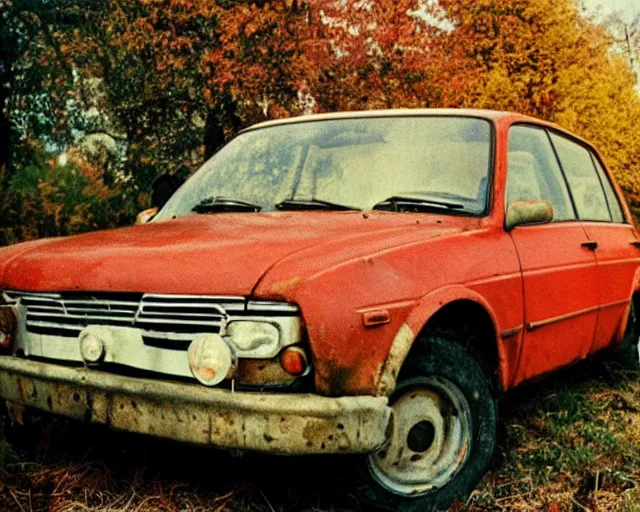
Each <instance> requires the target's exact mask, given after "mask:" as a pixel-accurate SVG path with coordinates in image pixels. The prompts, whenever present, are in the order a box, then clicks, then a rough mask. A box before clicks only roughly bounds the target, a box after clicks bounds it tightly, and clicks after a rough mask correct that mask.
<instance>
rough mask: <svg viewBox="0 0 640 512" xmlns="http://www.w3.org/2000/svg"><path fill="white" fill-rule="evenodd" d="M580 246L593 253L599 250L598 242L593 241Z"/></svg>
mask: <svg viewBox="0 0 640 512" xmlns="http://www.w3.org/2000/svg"><path fill="white" fill-rule="evenodd" d="M580 245H581V246H582V247H586V248H587V249H590V250H592V251H595V250H596V249H597V248H598V242H593V241H591V240H590V241H588V242H582V243H581V244H580Z"/></svg>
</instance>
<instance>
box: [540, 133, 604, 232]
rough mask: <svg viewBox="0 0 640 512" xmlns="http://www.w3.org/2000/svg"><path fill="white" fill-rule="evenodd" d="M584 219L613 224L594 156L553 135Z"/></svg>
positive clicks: (552, 137)
mask: <svg viewBox="0 0 640 512" xmlns="http://www.w3.org/2000/svg"><path fill="white" fill-rule="evenodd" d="M551 140H552V141H553V145H554V146H555V148H556V151H557V152H558V157H559V158H560V164H561V165H562V169H563V170H564V174H565V176H566V177H567V181H568V182H569V189H570V190H571V195H572V196H573V201H574V203H575V205H576V210H577V212H578V217H579V218H580V219H581V220H596V221H607V222H611V214H610V213H609V208H608V206H607V200H606V199H605V196H604V191H603V190H602V184H601V183H600V178H598V175H597V174H596V168H595V167H594V165H593V160H592V159H591V154H590V153H589V151H588V150H587V149H586V148H584V147H583V146H581V145H579V144H576V143H575V142H573V141H571V140H569V139H566V138H565V137H561V136H559V135H557V134H555V133H551Z"/></svg>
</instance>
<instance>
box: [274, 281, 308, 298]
mask: <svg viewBox="0 0 640 512" xmlns="http://www.w3.org/2000/svg"><path fill="white" fill-rule="evenodd" d="M301 281H302V278H301V277H292V278H291V279H287V280H286V281H280V282H278V283H274V285H273V286H272V287H271V290H272V291H273V293H275V294H277V295H282V296H287V295H288V294H289V293H291V291H292V290H293V289H294V288H295V287H296V286H298V284H300V282H301Z"/></svg>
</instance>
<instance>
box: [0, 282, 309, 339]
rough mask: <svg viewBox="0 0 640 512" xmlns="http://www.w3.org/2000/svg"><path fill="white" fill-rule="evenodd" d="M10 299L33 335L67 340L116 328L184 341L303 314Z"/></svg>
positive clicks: (122, 300) (113, 297)
mask: <svg viewBox="0 0 640 512" xmlns="http://www.w3.org/2000/svg"><path fill="white" fill-rule="evenodd" d="M4 296H5V297H6V298H7V299H8V300H10V301H18V300H19V301H21V304H22V306H23V307H24V309H25V313H26V330H27V332H30V331H38V330H39V329H40V330H42V329H46V330H47V332H51V333H55V335H57V336H61V337H67V338H70V337H76V336H77V334H78V332H79V331H81V330H82V329H84V328H85V327H87V326H88V325H112V326H123V327H134V328H138V329H140V331H141V332H142V335H143V338H144V339H145V340H147V339H148V340H158V339H162V340H167V341H171V340H174V341H176V342H184V341H187V340H189V339H192V338H193V337H194V334H198V333H217V332H220V330H221V328H222V326H223V325H224V324H225V323H227V322H228V321H229V319H230V318H231V317H233V318H235V319H242V318H249V317H256V316H260V315H264V316H267V317H271V316H275V317H297V316H299V314H300V312H299V310H298V308H297V306H295V305H293V304H286V303H279V302H271V301H247V300H246V299H245V298H244V297H232V296H216V295H211V296H207V295H167V294H156V293H148V294H142V293H137V294H136V293H104V292H94V293H92V292H70V293H37V292H22V291H5V292H4Z"/></svg>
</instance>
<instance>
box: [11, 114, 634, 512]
mask: <svg viewBox="0 0 640 512" xmlns="http://www.w3.org/2000/svg"><path fill="white" fill-rule="evenodd" d="M639 249H640V239H639V237H638V233H637V232H636V230H635V229H634V227H633V226H632V223H631V216H630V213H629V210H628V207H627V206H626V205H625V203H624V201H623V197H622V195H621V193H620V190H619V189H618V188H617V187H616V185H615V184H614V182H613V180H612V179H611V176H610V175H609V174H608V173H607V171H606V170H605V166H604V164H603V162H602V159H601V158H600V157H599V155H598V153H597V152H596V151H595V149H594V148H593V147H591V146H590V145H589V144H588V143H586V142H584V141H582V140H580V139H578V138H577V137H574V136H572V135H571V134H569V133H567V132H566V131H564V130H562V129H561V128H559V127H557V126H554V125H551V124H548V123H545V122H542V121H538V120H535V119H531V118H528V117H524V116H521V115H516V114H509V113H501V112H491V111H479V110H396V111H370V112H361V113H349V114H328V115H314V116H307V117H300V118H294V119H289V120H284V121H274V122H267V123H262V124H259V125H257V126H253V127H251V128H249V129H247V130H245V131H243V132H242V133H241V134H240V135H239V136H237V137H236V138H235V139H234V140H233V141H232V142H230V143H229V144H228V145H227V146H225V147H224V148H223V149H222V150H220V151H219V152H218V153H217V154H215V155H214V156H213V157H212V158H211V159H210V160H209V161H207V162H206V163H205V164H204V166H203V167H202V168H201V169H200V170H199V171H198V172H197V173H195V174H194V175H193V176H192V177H191V178H190V179H189V180H188V181H187V182H186V183H185V184H184V185H183V186H182V187H181V188H180V189H179V190H178V191H177V192H176V193H175V194H174V195H173V196H172V197H171V199H170V200H169V202H168V203H167V204H166V205H165V206H164V207H163V208H162V210H161V211H160V212H159V213H158V214H157V215H156V216H155V218H153V219H152V220H151V221H150V222H149V223H147V224H144V225H141V226H135V227H129V228H123V229H118V230H113V231H104V232H96V233H90V234H85V235H81V236H74V237H68V238H58V239H52V240H38V241H34V242H29V243H24V244H19V245H15V246H12V247H8V248H4V249H2V250H1V251H0V290H2V292H3V293H2V299H3V301H2V303H3V305H2V306H1V309H0V341H1V342H2V343H1V347H2V353H3V354H4V355H2V356H0V395H2V397H4V398H5V399H7V400H8V401H10V402H12V403H15V404H19V405H20V406H30V407H35V408H39V409H42V410H45V411H50V412H53V413H56V414H61V415H66V416H70V417H73V418H77V419H81V420H86V421H92V422H99V423H106V424H108V425H110V426H112V427H114V428H117V429H123V430H128V431H134V432H141V433H146V434H150V435H154V436H161V437H167V438H172V439H176V440H181V441H185V442H190V443H200V444H203V445H211V446H214V447H219V448H229V449H240V450H254V451H261V452H267V453H276V454H318V453H332V454H344V453H356V454H362V457H361V458H359V459H358V460H360V461H361V463H360V469H361V472H360V473H359V475H360V476H359V477H358V478H356V477H355V476H354V486H355V487H356V488H357V489H358V491H359V492H360V493H361V494H362V495H363V496H365V498H367V499H369V500H374V501H375V502H376V503H377V504H378V505H380V506H382V507H386V508H389V509H393V510H397V509H401V510H436V509H444V508H447V507H448V506H449V505H450V504H451V503H452V502H453V501H454V500H456V499H463V498H464V497H465V496H466V495H468V493H469V492H470V491H471V490H472V489H473V488H474V487H475V485H476V484H477V482H478V481H479V479H480V477H481V476H482V475H483V473H484V472H485V471H486V468H487V466H488V463H489V461H490V458H491V457H492V453H493V451H494V447H495V443H496V421H497V419H496V406H495V400H496V397H497V396H498V395H499V394H500V393H501V392H503V391H505V390H508V389H509V388H512V387H513V386H516V385H518V384H519V383H521V382H523V381H526V380H529V379H531V378H533V377H536V376H539V375H541V374H544V373H546V372H549V371H551V370H554V369H556V368H559V367H561V366H564V365H567V364H569V363H571V362H573V361H576V360H579V359H583V358H586V357H587V356H589V355H591V354H594V353H595V352H598V351H600V350H602V349H605V348H607V347H613V346H618V347H622V348H624V349H625V350H626V351H627V352H628V354H629V357H630V358H636V359H637V337H636V335H635V332H636V331H635V315H634V304H635V301H636V300H637V297H638V291H639V290H640V271H639V262H640V252H639Z"/></svg>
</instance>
